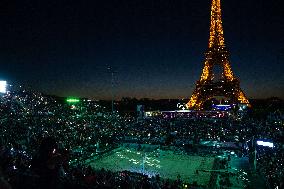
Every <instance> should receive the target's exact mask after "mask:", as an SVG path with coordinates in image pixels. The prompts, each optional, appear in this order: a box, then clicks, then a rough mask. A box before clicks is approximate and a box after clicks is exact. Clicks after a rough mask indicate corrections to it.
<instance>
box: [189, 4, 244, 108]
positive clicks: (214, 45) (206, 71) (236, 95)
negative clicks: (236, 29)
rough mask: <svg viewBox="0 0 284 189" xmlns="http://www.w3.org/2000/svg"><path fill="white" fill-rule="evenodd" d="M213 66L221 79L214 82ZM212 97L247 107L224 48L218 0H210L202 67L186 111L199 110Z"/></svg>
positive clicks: (227, 52)
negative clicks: (219, 73)
mask: <svg viewBox="0 0 284 189" xmlns="http://www.w3.org/2000/svg"><path fill="white" fill-rule="evenodd" d="M215 66H220V67H221V68H222V74H221V75H222V77H221V79H219V80H217V81H214V78H215V75H214V73H213V67H215ZM214 96H225V97H227V98H230V101H231V102H232V103H241V104H247V105H249V101H248V99H247V97H246V96H245V94H244V92H243V91H242V90H241V89H240V84H239V80H238V79H237V78H236V77H235V76H234V74H233V71H232V69H231V65H230V60H229V51H228V50H227V48H226V46H225V39H224V31H223V25H222V14H221V2H220V0H212V5H211V22H210V36H209V43H208V50H207V52H206V53H205V61H204V67H203V70H202V74H201V77H200V79H199V81H197V83H196V88H195V90H194V91H193V94H192V96H191V98H190V100H189V102H188V103H187V104H186V106H187V108H188V109H195V110H200V109H202V108H203V104H204V102H205V101H207V100H209V99H211V98H213V97H214Z"/></svg>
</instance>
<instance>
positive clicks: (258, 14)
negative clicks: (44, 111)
mask: <svg viewBox="0 0 284 189" xmlns="http://www.w3.org/2000/svg"><path fill="white" fill-rule="evenodd" d="M210 3H211V2H210V1H209V0H207V1H198V0H192V1H190V2H189V1H185V0H183V1H178V2H171V1H167V0H166V1H155V2H153V1H143V2H142V1H138V0H134V1H110V2H84V3H75V2H68V1H60V2H49V3H45V2H33V1H30V2H20V1H19V2H18V3H17V4H13V2H9V3H6V4H5V3H3V6H2V9H3V11H1V12H2V16H1V18H0V24H1V29H0V48H1V51H0V59H1V60H0V61H1V70H0V79H4V80H8V81H10V82H11V83H18V84H22V85H24V86H30V87H31V88H33V89H35V90H38V91H41V92H44V93H47V94H53V95H58V96H78V97H88V98H92V99H110V98H111V73H110V71H109V70H108V69H107V68H108V67H109V66H111V67H112V68H113V70H114V71H115V74H114V83H115V84H114V85H115V87H114V91H115V92H114V93H115V98H116V99H120V98H121V97H136V98H156V99H158V98H161V99H163V98H164V99H167V98H187V99H188V98H190V95H191V94H192V91H193V90H194V86H195V82H196V81H197V80H198V79H199V77H200V74H201V71H202V66H203V61H204V58H205V57H204V52H205V50H206V48H207V43H208V37H209V26H210ZM281 5H283V2H282V1H280V0H279V1H278V0H276V1H273V2H269V1H263V0H261V1H256V0H252V1H250V2H247V1H244V0H243V1H237V2H235V1H222V16H223V26H224V36H225V40H226V44H227V47H228V49H229V51H230V52H231V56H230V60H231V66H232V70H233V72H234V73H235V75H236V76H237V77H238V78H240V80H241V87H242V89H243V90H244V92H245V93H246V95H247V97H248V98H268V97H271V96H277V97H280V98H282V99H283V98H284V75H283V74H282V70H284V66H283V60H284V47H283V44H284V37H283V35H282V34H283V33H284V31H283V30H284V29H283V18H284V17H283V11H282V9H281V7H283V6H281ZM236 7H237V8H236Z"/></svg>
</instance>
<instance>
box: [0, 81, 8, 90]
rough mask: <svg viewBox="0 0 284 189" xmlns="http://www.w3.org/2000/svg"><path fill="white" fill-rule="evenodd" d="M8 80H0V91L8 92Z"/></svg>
mask: <svg viewBox="0 0 284 189" xmlns="http://www.w3.org/2000/svg"><path fill="white" fill-rule="evenodd" d="M6 86H7V81H0V93H6V92H7V90H6Z"/></svg>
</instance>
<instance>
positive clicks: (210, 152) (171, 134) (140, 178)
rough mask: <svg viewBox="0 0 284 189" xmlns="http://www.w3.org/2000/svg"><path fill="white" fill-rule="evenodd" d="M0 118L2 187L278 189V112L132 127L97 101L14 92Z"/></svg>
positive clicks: (0, 104) (3, 102)
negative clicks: (257, 116) (265, 144)
mask: <svg viewBox="0 0 284 189" xmlns="http://www.w3.org/2000/svg"><path fill="white" fill-rule="evenodd" d="M0 119H1V120H0V136H1V137H0V147H1V148H0V168H1V169H0V174H1V175H0V177H1V184H0V186H1V188H86V189H88V188H123V189H124V188H157V189H159V188H261V187H262V188H283V187H284V186H283V178H284V176H283V173H284V172H283V171H284V170H283V167H284V166H283V163H284V153H283V151H284V146H283V144H284V143H283V142H284V141H283V134H284V127H283V124H284V123H283V114H281V112H279V111H278V112H277V113H275V114H269V116H266V117H261V118H255V117H250V116H243V117H242V118H237V119H234V118H233V117H223V118H222V119H219V118H216V117H213V116H212V117H209V119H202V118H198V117H195V116H193V117H191V118H188V117H187V118H176V117H175V118H173V119H164V118H163V117H150V118H145V119H139V120H137V116H135V114H134V115H133V114H127V113H124V114H120V112H115V113H112V112H110V111H108V110H107V109H106V108H105V107H104V106H102V105H101V104H100V103H98V102H96V101H91V100H87V99H82V100H80V102H79V103H75V101H73V102H71V101H70V102H66V101H64V100H59V99H58V98H55V97H52V96H48V95H44V94H41V93H37V92H33V91H27V90H18V91H10V92H9V93H7V94H5V95H2V96H1V97H0ZM259 140H263V141H267V142H270V143H273V146H272V147H267V146H260V145H258V143H257V141H259Z"/></svg>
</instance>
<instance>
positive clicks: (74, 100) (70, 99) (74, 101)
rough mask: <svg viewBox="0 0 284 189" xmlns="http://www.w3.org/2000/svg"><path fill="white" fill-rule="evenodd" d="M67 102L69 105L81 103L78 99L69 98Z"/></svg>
mask: <svg viewBox="0 0 284 189" xmlns="http://www.w3.org/2000/svg"><path fill="white" fill-rule="evenodd" d="M66 101H67V102H69V103H77V102H80V100H79V99H77V98H67V100H66Z"/></svg>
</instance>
